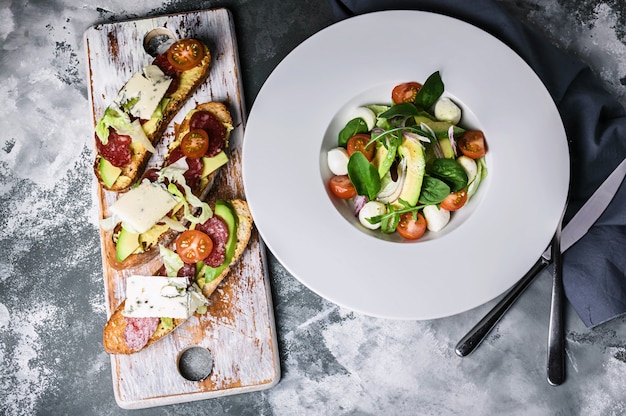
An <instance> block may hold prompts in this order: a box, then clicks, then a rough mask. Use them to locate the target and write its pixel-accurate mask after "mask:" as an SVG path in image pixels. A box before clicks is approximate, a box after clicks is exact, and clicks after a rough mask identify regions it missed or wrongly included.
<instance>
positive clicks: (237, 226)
mask: <svg viewBox="0 0 626 416" xmlns="http://www.w3.org/2000/svg"><path fill="white" fill-rule="evenodd" d="M213 211H214V214H213V215H212V216H211V217H210V218H209V219H207V220H206V221H204V222H203V223H199V224H195V226H194V227H193V228H192V229H190V230H189V231H186V232H184V233H182V234H180V236H179V237H178V238H177V240H176V244H175V250H170V249H167V248H165V247H164V246H162V245H161V246H160V253H161V258H162V260H163V266H162V267H161V268H160V269H159V270H158V271H157V272H156V273H154V274H155V275H154V276H130V277H128V278H127V279H126V299H125V300H124V301H123V302H122V303H121V304H120V305H119V306H118V307H117V309H116V310H115V311H114V313H113V314H112V315H111V317H110V318H109V320H108V322H107V323H106V325H105V327H104V332H103V338H104V349H105V351H106V352H108V353H110V354H132V353H135V352H138V351H141V350H143V349H144V348H146V347H148V346H149V345H151V344H153V343H155V342H157V341H158V340H160V339H162V338H163V337H165V336H166V335H168V334H169V333H171V332H172V331H173V330H174V329H176V328H177V327H178V326H180V325H182V324H183V323H184V322H185V321H186V320H187V319H189V317H190V316H192V315H193V314H198V315H202V314H204V313H206V311H207V306H206V305H207V304H208V298H209V297H210V296H211V294H212V293H213V292H214V291H215V289H216V288H217V287H218V285H219V284H220V283H221V282H222V281H223V280H224V278H225V277H226V276H227V275H228V272H229V271H230V269H231V266H232V265H234V264H235V263H236V262H237V261H238V260H239V258H240V257H241V255H242V253H243V252H244V250H245V248H246V246H247V244H248V241H249V239H250V236H251V232H252V226H253V223H252V216H251V214H250V211H249V209H248V205H247V203H246V202H245V201H243V200H232V201H225V200H218V201H217V202H216V203H215V207H214V208H213Z"/></svg>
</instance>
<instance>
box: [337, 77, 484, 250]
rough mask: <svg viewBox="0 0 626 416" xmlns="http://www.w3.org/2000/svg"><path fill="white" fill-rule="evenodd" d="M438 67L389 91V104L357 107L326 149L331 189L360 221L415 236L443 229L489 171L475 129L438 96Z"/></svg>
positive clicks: (441, 88)
mask: <svg viewBox="0 0 626 416" xmlns="http://www.w3.org/2000/svg"><path fill="white" fill-rule="evenodd" d="M443 92H444V84H443V81H442V80H441V76H440V74H439V72H435V73H433V74H432V75H430V76H429V77H428V78H427V79H426V81H425V82H424V83H423V84H421V83H418V82H405V83H402V84H399V85H397V86H395V87H394V88H393V90H392V91H391V99H392V102H391V104H389V105H380V104H372V105H366V106H363V107H358V108H356V109H354V116H353V118H351V120H350V121H349V122H348V123H347V124H346V125H345V126H344V127H343V129H342V130H341V131H340V132H339V135H338V141H337V147H335V148H333V149H331V150H329V151H328V153H327V161H328V167H329V169H330V170H331V172H332V173H333V176H332V177H331V178H330V180H329V182H328V187H329V190H330V192H331V193H332V195H334V196H335V197H337V198H340V199H344V200H348V201H349V202H350V203H351V205H352V206H353V208H354V212H355V215H357V216H358V218H359V222H360V223H361V225H362V226H363V227H365V228H368V229H371V230H380V231H381V232H383V233H387V234H392V233H396V232H397V233H398V234H399V235H401V236H402V237H404V238H405V239H408V240H416V239H419V238H420V237H422V236H423V235H424V234H425V233H426V232H427V231H428V232H437V231H440V230H442V229H443V228H444V227H445V226H446V225H447V224H448V222H449V221H450V217H451V215H453V214H452V213H453V212H454V211H457V210H459V209H462V208H463V207H464V206H465V205H466V203H467V201H468V200H469V199H470V198H472V196H473V195H474V194H475V193H476V191H477V189H478V187H479V186H480V184H481V182H482V181H483V180H484V178H485V177H486V175H487V167H486V163H485V154H486V152H487V144H486V141H485V136H484V134H483V132H482V131H480V130H470V129H465V128H463V127H462V126H461V125H460V124H459V123H461V120H462V111H461V108H460V107H459V106H458V105H457V104H456V103H455V102H454V101H453V100H452V99H450V98H449V97H445V96H443Z"/></svg>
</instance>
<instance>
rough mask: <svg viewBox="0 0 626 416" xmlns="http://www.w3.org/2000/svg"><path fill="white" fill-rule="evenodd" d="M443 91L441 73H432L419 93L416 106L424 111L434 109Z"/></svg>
mask: <svg viewBox="0 0 626 416" xmlns="http://www.w3.org/2000/svg"><path fill="white" fill-rule="evenodd" d="M443 89H444V85H443V81H442V80H441V75H439V71H437V72H434V73H432V74H431V75H430V76H429V77H428V78H427V79H426V82H424V85H422V88H420V90H419V91H418V92H417V96H416V97H415V104H416V105H418V106H420V107H422V108H424V109H428V108H430V107H432V106H433V104H435V102H436V101H437V100H438V99H439V97H441V94H443Z"/></svg>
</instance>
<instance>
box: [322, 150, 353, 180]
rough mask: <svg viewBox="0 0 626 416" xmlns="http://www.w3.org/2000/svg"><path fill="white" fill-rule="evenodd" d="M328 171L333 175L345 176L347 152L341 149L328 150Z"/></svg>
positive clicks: (346, 172)
mask: <svg viewBox="0 0 626 416" xmlns="http://www.w3.org/2000/svg"><path fill="white" fill-rule="evenodd" d="M327 159H328V169H330V171H331V172H332V173H334V174H335V175H347V174H348V160H350V156H348V151H347V150H346V149H344V148H343V147H335V148H334V149H330V150H329V151H328V154H327Z"/></svg>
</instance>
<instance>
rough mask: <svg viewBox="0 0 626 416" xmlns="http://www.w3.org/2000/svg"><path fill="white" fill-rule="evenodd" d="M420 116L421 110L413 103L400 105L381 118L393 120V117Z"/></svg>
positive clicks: (386, 112) (383, 114)
mask: <svg viewBox="0 0 626 416" xmlns="http://www.w3.org/2000/svg"><path fill="white" fill-rule="evenodd" d="M418 114H419V110H418V109H417V107H415V106H414V105H413V104H411V103H400V104H396V105H394V106H393V107H391V108H390V109H389V110H387V111H385V112H384V113H382V114H380V115H379V116H378V117H380V118H387V119H389V118H393V117H409V116H416V115H418Z"/></svg>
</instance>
